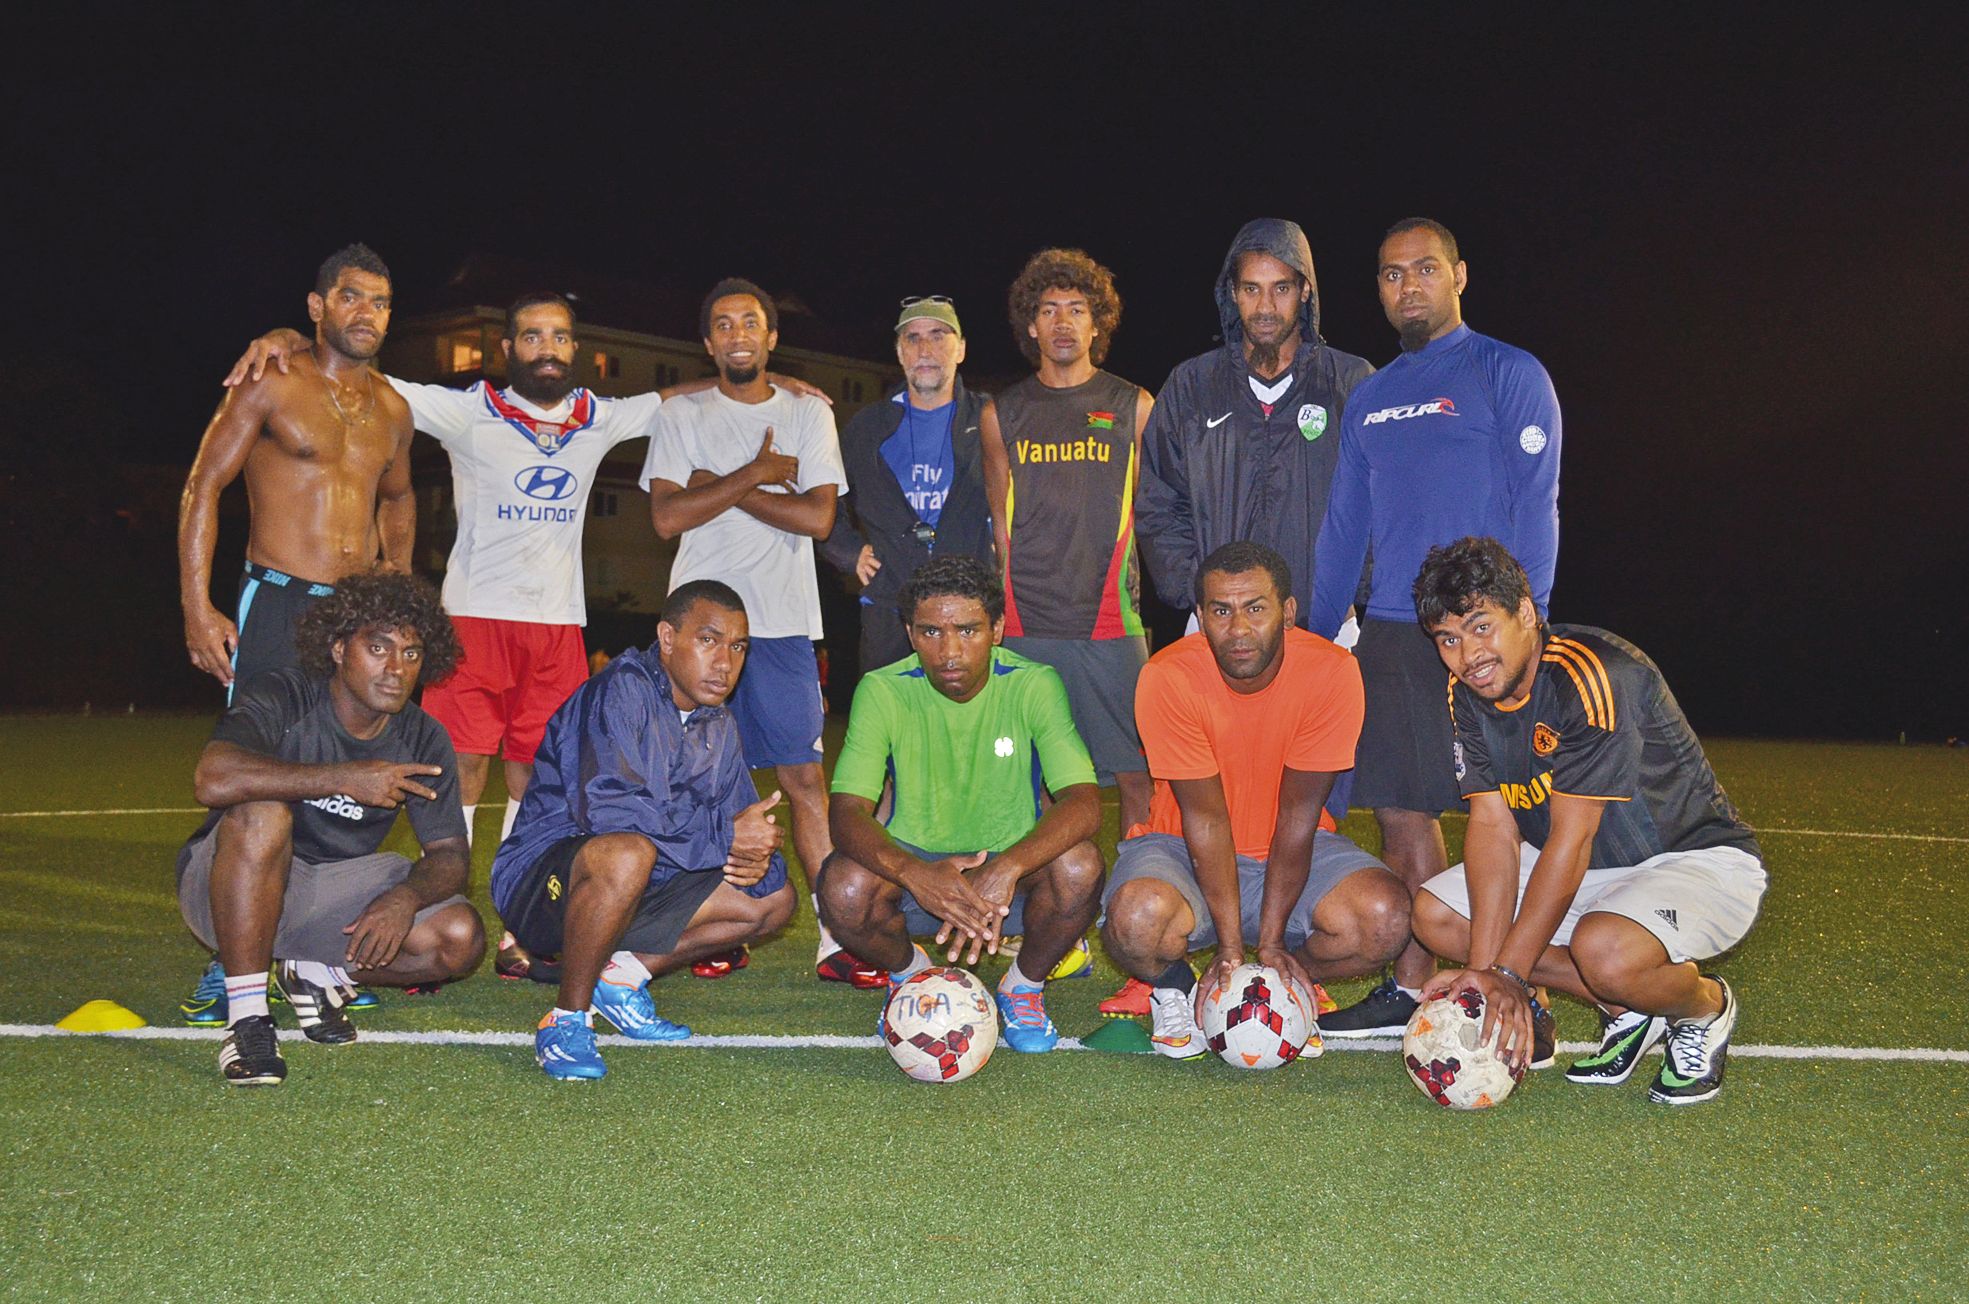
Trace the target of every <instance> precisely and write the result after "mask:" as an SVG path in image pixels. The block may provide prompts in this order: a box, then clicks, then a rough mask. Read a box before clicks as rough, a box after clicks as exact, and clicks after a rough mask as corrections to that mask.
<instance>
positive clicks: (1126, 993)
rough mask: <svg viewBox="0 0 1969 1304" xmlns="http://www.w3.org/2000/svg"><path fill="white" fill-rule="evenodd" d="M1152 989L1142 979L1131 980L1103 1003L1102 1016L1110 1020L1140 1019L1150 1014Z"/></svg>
mask: <svg viewBox="0 0 1969 1304" xmlns="http://www.w3.org/2000/svg"><path fill="white" fill-rule="evenodd" d="M1151 990H1152V989H1151V988H1150V987H1149V985H1148V984H1147V983H1145V982H1143V981H1142V980H1141V979H1140V978H1130V979H1129V980H1128V981H1127V982H1125V983H1123V984H1121V990H1120V991H1118V992H1116V993H1115V994H1114V995H1112V996H1110V997H1108V998H1107V999H1106V1000H1105V1001H1102V1002H1101V1015H1102V1017H1103V1018H1108V1019H1134V1018H1140V1017H1141V1016H1142V1015H1145V1014H1147V1013H1148V1012H1149V992H1150V991H1151Z"/></svg>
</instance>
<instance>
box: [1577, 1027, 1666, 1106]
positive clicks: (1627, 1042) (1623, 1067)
mask: <svg viewBox="0 0 1969 1304" xmlns="http://www.w3.org/2000/svg"><path fill="white" fill-rule="evenodd" d="M1667 1028H1668V1020H1666V1019H1664V1018H1662V1017H1661V1016H1660V1015H1659V1014H1643V1013H1641V1012H1640V1011H1639V1010H1629V1011H1628V1012H1627V1013H1625V1014H1623V1015H1621V1016H1620V1017H1619V1018H1618V1019H1609V1018H1606V1017H1605V1016H1602V1017H1601V1020H1600V1049H1598V1050H1596V1051H1594V1052H1593V1053H1592V1054H1591V1055H1582V1056H1580V1057H1579V1058H1578V1059H1576V1060H1574V1061H1573V1062H1572V1067H1570V1068H1568V1069H1567V1070H1566V1081H1568V1082H1577V1083H1578V1084H1579V1085H1580V1086H1582V1087H1617V1086H1619V1085H1620V1084H1621V1083H1623V1082H1625V1081H1627V1079H1629V1078H1631V1077H1633V1076H1634V1070H1635V1068H1636V1067H1638V1066H1639V1065H1640V1063H1641V1057H1642V1056H1643V1055H1645V1054H1647V1053H1648V1051H1649V1050H1651V1049H1653V1047H1654V1044H1655V1043H1656V1042H1658V1041H1660V1040H1661V1034H1662V1033H1663V1032H1664V1031H1666V1030H1667Z"/></svg>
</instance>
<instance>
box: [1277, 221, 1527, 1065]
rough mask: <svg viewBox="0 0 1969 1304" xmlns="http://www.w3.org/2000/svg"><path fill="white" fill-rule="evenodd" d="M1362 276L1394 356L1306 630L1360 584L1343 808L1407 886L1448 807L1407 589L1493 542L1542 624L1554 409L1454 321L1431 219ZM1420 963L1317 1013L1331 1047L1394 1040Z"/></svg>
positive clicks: (1453, 795) (1366, 422)
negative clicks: (1328, 1014) (1356, 809)
mask: <svg viewBox="0 0 1969 1304" xmlns="http://www.w3.org/2000/svg"><path fill="white" fill-rule="evenodd" d="M1376 278H1377V281H1378V284H1379V287H1380V296H1381V308H1382V311H1383V312H1385V313H1386V314H1387V317H1388V324H1389V325H1391V326H1393V327H1394V328H1395V330H1396V331H1397V332H1398V333H1399V334H1400V335H1401V341H1402V354H1401V356H1400V357H1399V358H1397V359H1395V360H1394V361H1393V362H1391V363H1389V364H1388V365H1387V367H1386V368H1384V369H1383V370H1381V371H1379V372H1377V373H1375V375H1374V376H1372V377H1370V378H1369V379H1368V380H1365V381H1363V382H1362V383H1361V385H1360V387H1359V388H1358V389H1357V390H1355V392H1354V397H1353V402H1352V403H1351V405H1350V406H1349V407H1348V409H1347V413H1346V417H1345V419H1344V421H1343V422H1342V424H1341V429H1340V462H1339V465H1338V467H1337V468H1336V469H1335V471H1334V476H1333V492H1332V494H1331V496H1330V497H1329V499H1328V501H1327V506H1326V520H1325V522H1324V524H1323V525H1322V526H1321V528H1320V535H1319V546H1318V549H1317V551H1316V553H1315V563H1314V564H1315V568H1316V569H1315V574H1314V578H1313V607H1312V613H1311V621H1310V622H1309V627H1310V628H1311V629H1312V631H1313V632H1314V633H1316V634H1326V635H1332V634H1333V633H1334V632H1335V631H1336V630H1338V629H1339V628H1340V625H1341V622H1342V621H1343V620H1345V619H1346V617H1347V609H1348V607H1349V605H1350V604H1352V603H1353V602H1354V599H1355V590H1356V587H1357V585H1358V582H1359V578H1360V573H1361V563H1362V558H1363V557H1365V556H1368V555H1369V553H1370V549H1371V554H1372V557H1373V577H1372V580H1371V582H1370V588H1369V593H1368V596H1367V609H1366V612H1365V614H1364V616H1363V618H1362V620H1361V633H1360V643H1359V646H1358V647H1357V648H1356V649H1355V651H1356V655H1358V656H1359V657H1360V662H1361V675H1362V677H1363V678H1364V680H1365V681H1366V684H1367V721H1366V723H1365V724H1364V725H1363V726H1362V728H1361V743H1360V766H1359V769H1358V771H1357V772H1356V776H1355V786H1354V791H1353V804H1354V805H1356V806H1364V807H1367V808H1369V809H1371V810H1373V812H1374V817H1375V819H1376V821H1377V822H1378V823H1379V824H1380V825H1381V854H1382V856H1383V857H1384V858H1385V859H1386V860H1387V862H1388V865H1389V867H1390V868H1392V869H1393V870H1394V871H1395V872H1396V873H1397V874H1399V875H1401V877H1402V881H1403V882H1404V883H1406V884H1408V886H1409V890H1410V891H1414V890H1415V889H1417V888H1419V887H1421V886H1422V884H1423V883H1425V882H1427V881H1428V880H1429V879H1431V878H1433V877H1434V876H1435V875H1437V874H1440V873H1442V872H1443V870H1444V869H1445V868H1447V867H1448V864H1449V857H1448V855H1447V854H1446V850H1445V848H1444V846H1443V833H1442V820H1441V816H1442V812H1443V811H1446V810H1449V809H1451V808H1452V807H1456V806H1459V805H1460V804H1461V793H1460V792H1459V791H1458V785H1457V782H1456V776H1455V775H1454V774H1453V773H1452V772H1451V771H1450V767H1449V766H1448V765H1446V764H1445V763H1444V759H1443V758H1444V757H1446V756H1448V755H1449V754H1450V715H1449V708H1448V705H1447V702H1446V698H1445V696H1444V691H1443V682H1444V676H1443V667H1442V663H1441V661H1440V660H1439V659H1438V658H1437V656H1436V653H1435V649H1434V648H1432V647H1431V646H1430V642H1429V638H1428V636H1427V634H1426V633H1425V632H1424V630H1423V629H1422V627H1421V626H1419V625H1417V624H1416V620H1415V604H1414V601H1413V598H1412V595H1411V593H1410V591H1409V586H1410V585H1411V584H1412V583H1413V582H1414V577H1415V574H1416V572H1417V571H1419V570H1420V569H1421V567H1422V559H1423V558H1424V557H1425V556H1426V555H1427V554H1428V552H1429V549H1430V548H1431V547H1433V546H1436V545H1439V544H1446V543H1449V542H1451V541H1452V540H1455V539H1460V538H1463V537H1465V536H1470V535H1476V536H1488V537H1491V538H1495V539H1498V540H1501V541H1502V542H1503V543H1504V545H1505V547H1506V548H1507V549H1509V551H1510V552H1511V553H1512V554H1513V555H1514V556H1515V557H1517V559H1518V560H1519V562H1521V563H1522V564H1523V566H1524V569H1525V572H1526V573H1527V574H1528V575H1529V576H1530V577H1531V596H1532V601H1533V602H1534V603H1535V604H1536V605H1537V608H1538V611H1539V613H1540V614H1541V615H1543V614H1544V612H1545V610H1546V608H1547V604H1548V602H1549V600H1550V598H1551V596H1552V573H1553V570H1554V568H1555V566H1556V564H1557V562H1558V556H1559V436H1560V431H1559V400H1558V396H1557V395H1556V394H1554V393H1553V391H1552V380H1551V378H1550V377H1549V376H1547V375H1546V374H1545V368H1544V367H1542V366H1540V365H1539V363H1538V359H1536V358H1534V357H1532V356H1531V354H1529V353H1526V352H1525V351H1524V350H1523V349H1515V348H1512V347H1511V346H1510V345H1508V344H1504V343H1501V342H1500V341H1498V340H1494V339H1491V338H1490V337H1489V336H1485V335H1478V334H1476V333H1475V332H1473V331H1472V330H1471V329H1470V328H1469V327H1468V326H1465V325H1464V324H1463V309H1462V294H1463V291H1464V289H1465V287H1466V286H1467V285H1468V283H1469V268H1468V267H1467V266H1466V265H1465V264H1464V262H1463V260H1462V257H1461V256H1460V255H1459V253H1458V252H1457V246H1456V237H1455V236H1453V235H1451V234H1450V233H1449V230H1448V228H1446V227H1444V226H1443V225H1442V224H1441V223H1440V222H1434V221H1431V220H1429V219H1428V218H1423V217H1413V218H1408V219H1406V220H1404V221H1401V222H1397V223H1396V224H1395V225H1394V226H1393V227H1391V228H1389V230H1388V234H1387V235H1386V236H1385V237H1383V239H1382V241H1381V252H1380V261H1379V265H1378V269H1377V272H1376ZM1429 969H1430V960H1429V955H1428V952H1427V951H1425V950H1424V949H1423V948H1422V946H1421V945H1420V944H1419V943H1417V944H1414V945H1411V946H1410V947H1409V948H1408V949H1407V950H1406V951H1404V952H1403V953H1402V956H1401V958H1400V959H1399V960H1398V961H1397V962H1396V964H1395V971H1394V976H1393V977H1392V978H1391V979H1390V980H1389V981H1387V982H1384V983H1382V984H1381V985H1380V986H1378V987H1377V988H1376V989H1375V990H1374V991H1373V992H1371V993H1370V994H1369V995H1368V997H1367V998H1366V999H1365V1000H1363V1001H1362V1002H1361V1003H1360V1004H1358V1005H1355V1006H1352V1007H1349V1008H1348V1009H1346V1010H1342V1011H1341V1012H1340V1013H1339V1014H1338V1015H1336V1016H1335V1017H1334V1018H1332V1019H1329V1020H1328V1021H1327V1022H1328V1031H1329V1032H1331V1033H1333V1034H1334V1035H1335V1036H1359V1037H1367V1036H1375V1035H1386V1034H1389V1033H1396V1032H1400V1031H1401V1030H1402V1029H1403V1028H1404V1027H1406V1026H1407V1024H1408V1019H1409V1016H1410V1015H1411V1014H1413V1013H1414V1012H1415V1001H1416V998H1417V996H1418V995H1419V993H1420V989H1421V986H1422V983H1423V982H1424V981H1425V980H1426V979H1427V978H1428V976H1429Z"/></svg>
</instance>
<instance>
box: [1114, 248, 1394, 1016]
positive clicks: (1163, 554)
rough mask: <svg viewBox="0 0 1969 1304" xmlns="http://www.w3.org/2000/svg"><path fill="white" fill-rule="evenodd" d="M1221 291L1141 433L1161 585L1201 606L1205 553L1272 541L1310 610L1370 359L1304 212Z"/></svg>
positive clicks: (1241, 252) (1144, 529) (1130, 989)
mask: <svg viewBox="0 0 1969 1304" xmlns="http://www.w3.org/2000/svg"><path fill="white" fill-rule="evenodd" d="M1216 298H1217V320H1218V323H1219V324H1220V326H1221V327H1222V330H1223V339H1224V342H1223V344H1222V345H1221V346H1220V347H1218V348H1215V349H1212V350H1211V351H1210V352H1208V353H1205V354H1201V355H1199V356H1197V357H1194V358H1191V359H1190V360H1189V361H1187V362H1184V363H1181V364H1179V365H1178V366H1177V368H1176V369H1175V370H1174V371H1172V372H1170V373H1169V379H1168V380H1167V381H1166V382H1164V383H1163V386H1162V392H1161V393H1160V394H1157V395H1156V396H1155V407H1154V408H1153V409H1151V411H1150V413H1149V420H1148V425H1147V426H1146V427H1145V428H1144V429H1143V431H1142V478H1141V484H1140V486H1139V488H1138V489H1137V490H1136V494H1135V526H1136V531H1137V535H1138V537H1139V539H1140V541H1141V547H1142V551H1143V552H1144V553H1145V554H1146V559H1147V562H1148V567H1149V576H1150V578H1151V579H1152V580H1153V581H1154V583H1155V589H1156V593H1157V594H1158V595H1160V596H1161V598H1162V600H1163V601H1164V602H1166V603H1168V604H1169V605H1170V606H1172V607H1175V608H1177V609H1179V610H1183V609H1188V608H1191V607H1193V606H1194V605H1195V599H1194V590H1195V585H1196V575H1197V568H1198V566H1199V565H1200V564H1201V562H1202V560H1203V559H1204V558H1205V557H1207V556H1209V555H1210V554H1211V553H1213V552H1215V551H1216V550H1217V549H1219V548H1221V547H1223V546H1224V545H1225V544H1227V543H1237V542H1250V543H1259V544H1263V545H1265V546H1266V547H1268V548H1271V549H1272V550H1273V551H1275V552H1277V553H1278V554H1279V555H1281V556H1282V557H1284V558H1285V560H1286V564H1287V566H1288V567H1289V568H1290V570H1291V573H1292V593H1291V594H1290V595H1289V596H1291V597H1292V598H1294V599H1295V600H1296V607H1297V609H1298V611H1299V612H1301V613H1302V619H1303V613H1304V612H1306V611H1308V610H1309V609H1310V604H1311V603H1312V598H1313V593H1312V576H1313V542H1314V540H1315V539H1317V538H1318V536H1319V528H1320V520H1321V518H1322V517H1323V516H1325V514H1326V491H1327V486H1328V484H1329V483H1331V481H1332V479H1333V468H1334V466H1335V464H1336V463H1337V462H1338V460H1339V455H1340V415H1341V413H1342V411H1343V410H1344V409H1345V407H1346V403H1347V395H1348V394H1349V393H1350V392H1351V391H1352V390H1353V388H1354V386H1355V385H1357V384H1359V383H1360V382H1361V381H1362V380H1365V379H1366V378H1367V377H1368V376H1369V375H1371V374H1372V373H1373V371H1374V368H1373V367H1372V366H1370V365H1369V364H1368V362H1367V361H1366V359H1364V358H1357V357H1355V356H1354V355H1353V354H1351V353H1342V352H1340V351H1339V350H1338V349H1334V348H1329V347H1328V346H1327V343H1326V341H1325V340H1323V339H1321V338H1320V333H1319V284H1318V281H1317V280H1316V279H1315V277H1314V274H1313V251H1312V248H1311V246H1309V245H1308V244H1307V243H1306V233H1305V232H1304V231H1302V230H1300V229H1299V224H1298V223H1297V222H1288V221H1285V220H1284V219H1282V218H1274V217H1261V218H1256V219H1254V220H1252V221H1249V222H1246V223H1245V224H1244V226H1243V228H1242V229H1241V230H1239V231H1238V233H1237V238H1236V239H1234V240H1232V241H1231V247H1230V251H1229V252H1228V253H1226V254H1225V255H1224V266H1223V269H1222V270H1221V271H1220V272H1219V273H1218V274H1217V287H1216ZM1337 800H1339V801H1341V802H1342V803H1344V797H1342V798H1339V799H1337ZM1125 833H1126V830H1124V834H1125ZM1147 1008H1148V989H1147V988H1146V987H1143V986H1142V985H1141V984H1140V983H1137V982H1133V981H1131V982H1130V983H1129V985H1128V986H1127V987H1124V988H1123V990H1122V992H1120V993H1118V994H1117V995H1116V996H1115V997H1113V998H1110V1000H1109V1001H1107V1002H1104V1003H1103V1004H1102V1006H1101V1010H1102V1012H1103V1013H1106V1014H1129V1013H1137V1014H1139V1013H1145V1012H1146V1011H1147Z"/></svg>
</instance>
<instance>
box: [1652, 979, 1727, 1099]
mask: <svg viewBox="0 0 1969 1304" xmlns="http://www.w3.org/2000/svg"><path fill="white" fill-rule="evenodd" d="M1710 976H1711V977H1714V975H1710ZM1716 985H1717V986H1718V987H1721V988H1722V989H1723V1008H1722V1010H1720V1011H1719V1012H1717V1013H1716V1014H1715V1015H1712V1016H1711V1017H1710V1018H1709V1019H1708V1020H1706V1021H1704V1022H1700V1023H1699V1022H1697V1021H1696V1020H1694V1019H1684V1020H1682V1021H1681V1022H1679V1023H1671V1024H1669V1025H1668V1037H1667V1040H1666V1042H1665V1043H1664V1047H1663V1048H1664V1053H1663V1055H1662V1061H1661V1072H1660V1073H1657V1074H1656V1075H1655V1080H1654V1085H1653V1086H1651V1087H1649V1088H1648V1099H1649V1100H1652V1101H1654V1102H1655V1103H1656V1104H1657V1105H1699V1104H1701V1103H1702V1102H1703V1101H1705V1100H1709V1099H1711V1098H1712V1097H1714V1096H1715V1095H1716V1093H1717V1092H1719V1091H1721V1090H1722V1089H1723V1063H1724V1061H1725V1060H1726V1059H1728V1058H1729V1053H1730V1034H1731V1033H1732V1032H1735V1031H1736V1026H1737V998H1736V994H1735V993H1733V992H1732V991H1731V990H1730V985H1729V984H1728V983H1726V982H1724V981H1723V980H1722V979H1721V978H1717V979H1716Z"/></svg>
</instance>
